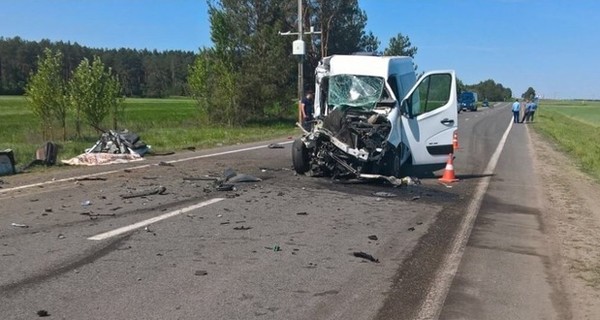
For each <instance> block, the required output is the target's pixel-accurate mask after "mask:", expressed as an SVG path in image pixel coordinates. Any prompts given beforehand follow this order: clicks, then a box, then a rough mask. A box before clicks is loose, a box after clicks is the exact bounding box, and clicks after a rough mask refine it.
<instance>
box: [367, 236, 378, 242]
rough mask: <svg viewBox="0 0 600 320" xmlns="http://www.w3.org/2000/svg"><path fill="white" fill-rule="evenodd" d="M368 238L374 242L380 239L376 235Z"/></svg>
mask: <svg viewBox="0 0 600 320" xmlns="http://www.w3.org/2000/svg"><path fill="white" fill-rule="evenodd" d="M367 238H369V240H373V241H375V240H377V239H378V238H377V236H376V235H371V236H368V237H367Z"/></svg>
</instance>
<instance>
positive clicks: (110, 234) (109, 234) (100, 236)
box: [88, 198, 225, 241]
mask: <svg viewBox="0 0 600 320" xmlns="http://www.w3.org/2000/svg"><path fill="white" fill-rule="evenodd" d="M222 200H225V199H224V198H215V199H210V200H207V201H204V202H200V203H197V204H195V205H193V206H189V207H185V208H182V209H178V210H175V211H171V212H168V213H165V214H162V215H160V216H158V217H154V218H150V219H146V220H143V221H140V222H138V223H134V224H130V225H128V226H125V227H121V228H118V229H115V230H112V231H108V232H104V233H101V234H97V235H95V236H93V237H89V238H88V240H96V241H99V240H105V239H108V238H112V237H114V236H118V235H121V234H123V233H126V232H129V231H132V230H135V229H139V228H141V227H146V226H149V225H151V224H153V223H155V222H159V221H162V220H165V219H168V218H172V217H174V216H177V215H180V214H182V213H186V212H189V211H192V210H196V209H198V208H202V207H206V206H209V205H211V204H213V203H217V202H219V201H222Z"/></svg>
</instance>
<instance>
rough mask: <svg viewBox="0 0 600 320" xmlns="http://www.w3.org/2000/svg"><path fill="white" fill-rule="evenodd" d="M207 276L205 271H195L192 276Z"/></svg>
mask: <svg viewBox="0 0 600 320" xmlns="http://www.w3.org/2000/svg"><path fill="white" fill-rule="evenodd" d="M207 274H208V272H207V271H206V270H196V271H195V272H194V275H195V276H205V275H207Z"/></svg>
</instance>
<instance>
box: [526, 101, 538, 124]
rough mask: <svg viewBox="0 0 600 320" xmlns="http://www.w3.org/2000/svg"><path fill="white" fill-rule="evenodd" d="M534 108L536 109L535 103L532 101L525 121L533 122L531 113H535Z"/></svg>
mask: <svg viewBox="0 0 600 320" xmlns="http://www.w3.org/2000/svg"><path fill="white" fill-rule="evenodd" d="M535 110H537V103H536V102H532V103H531V106H530V108H529V113H528V114H527V121H529V122H533V115H535Z"/></svg>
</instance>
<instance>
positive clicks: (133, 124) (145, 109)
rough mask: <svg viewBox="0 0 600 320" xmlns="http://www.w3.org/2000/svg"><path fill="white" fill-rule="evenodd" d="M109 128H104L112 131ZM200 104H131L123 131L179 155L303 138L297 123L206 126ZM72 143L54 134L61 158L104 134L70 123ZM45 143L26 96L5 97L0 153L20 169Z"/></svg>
mask: <svg viewBox="0 0 600 320" xmlns="http://www.w3.org/2000/svg"><path fill="white" fill-rule="evenodd" d="M108 120H109V119H107V124H106V125H105V126H104V127H106V128H109V125H108ZM200 120H201V119H200V115H199V112H198V110H197V109H196V105H195V101H194V100H191V99H186V98H172V99H135V98H130V99H126V100H125V113H124V117H123V119H122V122H120V124H119V127H120V128H126V129H128V130H130V131H133V132H135V133H137V134H139V135H140V137H141V139H142V140H144V141H145V142H146V143H147V144H149V145H151V146H152V149H153V150H154V151H155V152H167V151H177V150H181V149H184V148H187V147H192V146H193V147H196V148H205V147H212V146H216V145H220V144H223V145H228V144H235V143H238V142H250V141H258V140H262V139H269V138H275V137H281V136H286V135H291V134H293V133H297V132H298V131H297V129H296V128H295V127H294V120H292V119H290V120H283V121H273V123H267V124H265V123H264V122H263V123H260V124H249V125H247V126H244V127H234V128H228V127H220V126H210V125H203V124H201V123H202V122H201V121H200ZM67 126H68V127H67V130H68V137H67V141H64V142H63V141H60V140H61V138H62V135H61V130H60V129H59V128H56V129H55V130H54V139H53V140H55V141H56V142H57V143H58V144H60V146H61V147H60V149H59V150H60V151H59V159H68V158H71V157H73V156H76V155H78V154H80V153H82V152H83V150H84V149H85V148H89V147H91V146H92V145H93V144H94V143H95V142H96V140H97V139H98V137H99V136H100V134H99V133H98V132H96V131H95V130H94V129H92V128H90V127H89V126H84V131H83V136H84V137H83V138H82V139H75V138H74V121H73V119H69V120H68V124H67ZM44 142H45V141H44V140H43V139H42V136H41V134H40V126H39V121H38V119H37V118H35V117H34V116H33V115H32V113H31V111H30V109H29V107H28V104H27V101H26V100H25V98H23V97H14V96H0V150H4V149H13V150H14V152H15V158H16V161H17V164H18V166H22V165H24V164H26V163H28V162H29V161H31V160H33V157H34V152H35V149H36V148H38V147H40V146H41V145H42V144H43V143H44Z"/></svg>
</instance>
